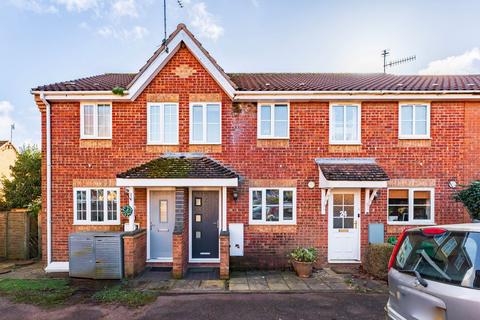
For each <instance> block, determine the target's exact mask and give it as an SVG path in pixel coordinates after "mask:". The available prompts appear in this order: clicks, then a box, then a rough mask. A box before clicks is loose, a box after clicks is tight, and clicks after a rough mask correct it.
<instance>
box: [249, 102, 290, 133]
mask: <svg viewBox="0 0 480 320" xmlns="http://www.w3.org/2000/svg"><path fill="white" fill-rule="evenodd" d="M277 105H279V106H285V105H286V106H287V135H286V136H275V106H277ZM262 106H269V107H270V134H269V135H262V113H261V109H262ZM257 139H278V140H287V139H290V103H289V102H262V103H258V104H257Z"/></svg>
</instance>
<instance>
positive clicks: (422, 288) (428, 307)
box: [385, 223, 480, 320]
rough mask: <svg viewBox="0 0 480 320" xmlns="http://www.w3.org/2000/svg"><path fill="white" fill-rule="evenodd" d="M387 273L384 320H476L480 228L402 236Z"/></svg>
mask: <svg viewBox="0 0 480 320" xmlns="http://www.w3.org/2000/svg"><path fill="white" fill-rule="evenodd" d="M388 268H389V272H388V285H389V299H388V303H387V305H386V307H385V311H386V313H387V318H388V319H394V320H404V319H407V320H411V319H412V320H413V319H415V320H417V319H418V320H423V319H425V320H445V319H449V320H453V319H455V320H456V319H459V320H469V319H480V223H469V224H457V225H444V226H434V227H423V228H414V229H409V230H406V231H404V232H403V233H402V234H401V235H400V237H399V239H398V242H397V245H396V246H395V249H394V250H393V253H392V257H391V258H390V263H389V266H388Z"/></svg>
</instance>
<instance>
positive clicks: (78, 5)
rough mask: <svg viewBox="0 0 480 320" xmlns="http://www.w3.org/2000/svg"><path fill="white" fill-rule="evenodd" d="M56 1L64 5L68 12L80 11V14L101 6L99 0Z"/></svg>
mask: <svg viewBox="0 0 480 320" xmlns="http://www.w3.org/2000/svg"><path fill="white" fill-rule="evenodd" d="M54 1H55V2H56V3H58V4H60V5H64V6H65V8H66V9H67V10H68V11H78V12H81V11H87V10H90V9H95V8H97V7H98V5H99V4H100V3H99V1H98V0H54ZM100 1H101V0H100Z"/></svg>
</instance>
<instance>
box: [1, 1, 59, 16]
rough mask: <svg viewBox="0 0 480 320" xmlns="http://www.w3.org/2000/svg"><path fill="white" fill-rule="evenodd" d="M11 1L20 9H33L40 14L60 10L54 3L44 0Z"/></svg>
mask: <svg viewBox="0 0 480 320" xmlns="http://www.w3.org/2000/svg"><path fill="white" fill-rule="evenodd" d="M10 3H11V4H13V5H14V6H15V7H17V8H19V9H22V10H27V11H33V12H35V13H39V14H43V13H57V12H58V9H57V8H56V7H55V6H54V5H52V4H48V3H45V2H44V1H42V0H10Z"/></svg>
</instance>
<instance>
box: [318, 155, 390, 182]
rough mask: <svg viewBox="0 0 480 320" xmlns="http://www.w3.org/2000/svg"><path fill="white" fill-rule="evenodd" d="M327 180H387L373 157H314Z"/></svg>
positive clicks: (385, 174)
mask: <svg viewBox="0 0 480 320" xmlns="http://www.w3.org/2000/svg"><path fill="white" fill-rule="evenodd" d="M316 162H317V164H318V166H319V167H320V170H321V171H322V173H323V175H324V176H325V179H327V180H329V181H388V180H390V179H389V177H388V175H387V173H386V172H385V171H384V170H383V168H382V167H381V166H379V165H378V164H377V163H376V162H375V160H374V159H316Z"/></svg>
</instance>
